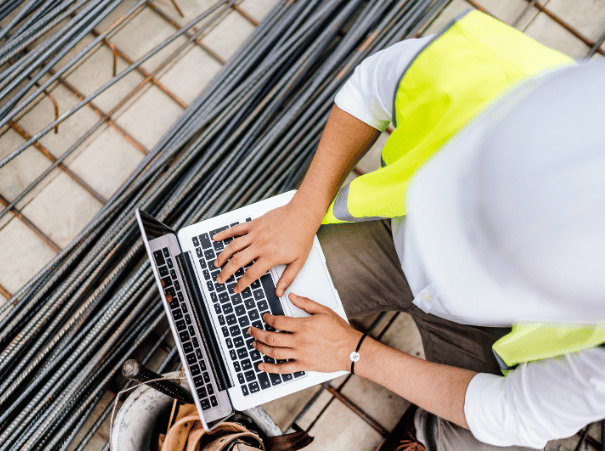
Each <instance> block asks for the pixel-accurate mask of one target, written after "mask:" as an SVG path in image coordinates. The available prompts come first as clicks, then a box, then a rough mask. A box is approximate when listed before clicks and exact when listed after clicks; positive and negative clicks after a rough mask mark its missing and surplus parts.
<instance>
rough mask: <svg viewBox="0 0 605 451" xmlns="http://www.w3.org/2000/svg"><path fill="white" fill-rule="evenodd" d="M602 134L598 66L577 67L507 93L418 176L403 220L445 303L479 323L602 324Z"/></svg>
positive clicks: (604, 100) (602, 86)
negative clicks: (458, 307)
mask: <svg viewBox="0 0 605 451" xmlns="http://www.w3.org/2000/svg"><path fill="white" fill-rule="evenodd" d="M604 130H605V64H603V63H595V62H591V63H583V64H579V65H578V66H574V67H570V68H565V69H560V70H557V71H555V72H552V73H549V74H547V75H544V76H542V77H538V78H536V79H533V80H530V81H528V82H526V83H524V84H523V85H521V86H519V87H517V88H515V89H514V90H513V91H511V92H510V93H509V94H507V95H506V96H505V97H504V98H503V99H501V100H500V101H498V102H497V104H495V105H494V106H493V107H491V108H490V109H489V110H487V111H486V112H485V113H484V114H482V115H481V116H479V117H478V118H477V119H476V120H475V121H473V122H472V123H471V124H469V125H468V126H467V127H466V128H465V129H464V130H463V131H461V132H460V133H458V134H457V135H456V136H455V137H454V138H453V139H452V140H451V141H450V142H449V143H448V145H447V146H446V147H445V148H444V149H443V150H442V151H441V152H439V153H438V154H437V155H436V156H435V158H433V159H432V160H431V161H430V162H428V163H427V164H426V165H425V166H424V167H423V168H422V169H421V170H420V171H419V172H418V174H417V175H416V177H415V178H414V180H413V181H412V183H411V186H410V189H409V192H408V198H407V205H408V219H407V221H408V224H409V227H411V228H412V229H413V232H414V234H413V236H414V239H415V240H416V246H417V248H418V250H419V252H420V257H421V259H422V261H423V263H424V264H425V266H426V270H427V274H428V276H429V278H430V279H431V280H434V281H435V284H436V286H437V287H438V289H439V292H440V296H441V298H442V299H443V300H444V301H446V303H447V301H448V300H449V301H450V302H452V303H454V304H455V303H464V305H465V306H467V307H468V308H466V309H465V310H466V311H469V310H471V311H472V312H473V314H472V315H476V316H475V317H474V318H471V320H474V321H476V322H477V323H481V324H493V325H502V324H512V323H514V322H519V321H548V322H574V323H589V324H594V323H602V322H605V134H604ZM488 299H489V303H486V300H488ZM488 304H489V308H486V305H488Z"/></svg>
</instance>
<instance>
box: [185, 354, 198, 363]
mask: <svg viewBox="0 0 605 451" xmlns="http://www.w3.org/2000/svg"><path fill="white" fill-rule="evenodd" d="M195 362H197V359H196V358H195V354H194V353H191V354H187V363H189V365H193V364H194V363H195Z"/></svg>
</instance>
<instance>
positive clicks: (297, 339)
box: [248, 293, 362, 374]
mask: <svg viewBox="0 0 605 451" xmlns="http://www.w3.org/2000/svg"><path fill="white" fill-rule="evenodd" d="M289 297H290V301H292V303H293V304H294V305H295V306H296V307H299V308H301V309H303V310H304V311H306V312H307V313H309V314H311V316H309V317H307V318H292V317H289V316H274V315H270V314H268V313H267V314H266V315H265V316H264V320H265V322H266V323H267V324H268V325H270V326H271V327H273V328H275V329H277V330H280V331H282V332H268V331H265V330H261V329H257V328H255V327H251V328H250V329H248V333H249V334H250V335H251V336H252V337H253V338H254V340H255V341H254V347H255V348H256V349H257V350H258V351H259V352H261V353H262V354H265V355H268V356H269V357H273V358H274V359H276V360H291V361H290V362H285V363H280V364H271V363H261V364H260V365H259V368H260V369H261V370H263V371H266V372H268V373H281V374H288V373H294V372H297V371H321V372H323V373H331V372H334V371H341V370H345V371H348V370H349V369H350V368H351V360H350V359H349V355H350V354H351V352H352V351H354V350H355V348H356V347H357V343H358V342H359V339H360V338H361V335H362V333H361V332H359V331H357V330H355V329H353V328H352V327H351V326H349V325H348V324H347V322H346V321H345V320H343V319H342V318H341V317H340V316H338V315H337V314H336V313H335V312H334V311H333V310H332V309H330V308H328V307H326V306H323V305H321V304H318V303H317V302H314V301H312V300H311V299H308V298H305V297H302V296H297V295H295V294H293V293H290V295H289ZM284 332H289V333H284Z"/></svg>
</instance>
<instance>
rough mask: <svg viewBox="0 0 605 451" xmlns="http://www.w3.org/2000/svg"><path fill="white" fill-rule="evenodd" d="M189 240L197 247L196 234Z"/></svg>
mask: <svg viewBox="0 0 605 451" xmlns="http://www.w3.org/2000/svg"><path fill="white" fill-rule="evenodd" d="M191 242H192V243H193V245H194V246H195V247H198V246H199V245H200V240H198V238H197V236H194V237H193V238H191Z"/></svg>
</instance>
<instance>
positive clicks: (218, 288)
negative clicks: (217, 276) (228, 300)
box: [214, 282, 229, 296]
mask: <svg viewBox="0 0 605 451" xmlns="http://www.w3.org/2000/svg"><path fill="white" fill-rule="evenodd" d="M214 289H215V290H216V291H217V293H222V292H223V291H224V292H225V294H227V288H225V285H223V284H220V283H218V282H216V283H215V284H214ZM227 296H229V295H228V294H227Z"/></svg>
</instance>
